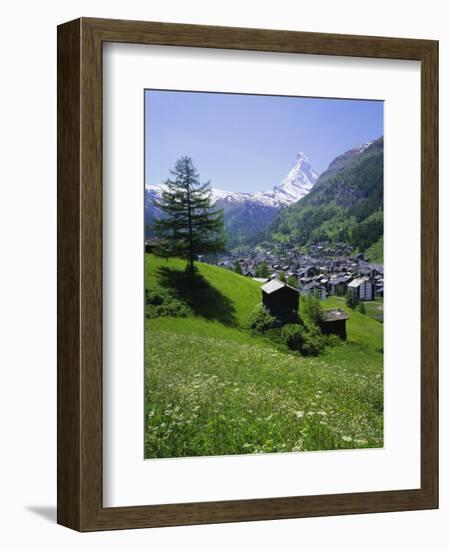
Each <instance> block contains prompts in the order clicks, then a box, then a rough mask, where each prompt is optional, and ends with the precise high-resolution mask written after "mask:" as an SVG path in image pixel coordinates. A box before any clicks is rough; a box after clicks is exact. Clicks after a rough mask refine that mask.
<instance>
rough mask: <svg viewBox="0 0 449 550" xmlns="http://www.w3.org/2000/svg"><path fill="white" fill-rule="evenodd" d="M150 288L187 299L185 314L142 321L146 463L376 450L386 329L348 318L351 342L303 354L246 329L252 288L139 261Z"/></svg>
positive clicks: (239, 279)
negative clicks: (196, 278) (192, 284)
mask: <svg viewBox="0 0 449 550" xmlns="http://www.w3.org/2000/svg"><path fill="white" fill-rule="evenodd" d="M145 261H146V273H145V285H146V288H147V289H152V288H155V287H158V286H162V287H164V288H169V289H170V291H171V292H172V293H174V294H176V296H177V297H178V298H179V299H180V300H187V301H189V299H190V300H191V298H192V295H193V297H194V300H193V301H192V300H191V302H190V307H191V311H190V313H189V314H188V315H187V316H186V317H183V318H180V317H171V316H164V317H156V318H148V319H146V321H145V457H146V458H168V457H187V456H208V455H230V454H245V453H262V452H281V451H284V452H288V451H311V450H326V449H353V448H367V447H382V446H383V355H382V350H383V325H382V324H381V323H379V322H378V321H376V320H375V319H373V318H371V317H370V316H369V315H368V314H365V315H363V314H361V313H359V312H358V311H353V310H350V309H347V308H346V306H345V303H344V299H343V298H338V297H332V298H328V299H327V300H326V301H324V302H323V303H322V307H323V308H333V307H340V308H342V309H345V310H347V311H348V312H349V315H350V319H349V320H348V322H347V333H348V340H347V341H346V342H345V343H341V344H340V345H335V346H333V347H326V348H325V351H324V352H323V353H322V354H321V355H319V356H318V357H302V356H300V355H299V354H298V353H297V352H292V351H289V350H287V349H283V348H282V347H280V346H277V345H275V344H273V342H272V341H270V340H268V339H267V338H264V337H263V336H252V335H251V334H250V333H249V332H248V331H247V330H245V329H244V328H243V327H244V324H245V320H246V318H247V316H248V314H249V313H250V312H251V311H252V310H253V309H254V307H255V306H256V305H257V304H258V303H260V301H261V291H260V285H259V283H257V282H255V281H253V280H251V279H248V278H245V277H243V276H241V275H237V274H235V273H232V272H230V271H228V270H225V269H222V268H219V267H215V266H211V265H206V264H202V263H198V264H197V266H198V270H199V273H200V274H201V276H202V280H203V283H202V285H201V286H199V287H198V288H193V289H192V288H189V285H187V284H186V280H185V277H184V267H185V262H184V261H183V260H177V259H171V260H168V261H167V260H165V259H160V258H157V257H155V256H153V255H151V254H146V255H145Z"/></svg>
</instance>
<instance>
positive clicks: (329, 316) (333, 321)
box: [320, 309, 349, 340]
mask: <svg viewBox="0 0 449 550" xmlns="http://www.w3.org/2000/svg"><path fill="white" fill-rule="evenodd" d="M348 319H349V316H348V314H347V313H346V312H345V311H343V310H342V309H327V310H324V311H322V312H321V313H320V329H321V332H322V333H323V334H336V335H337V336H338V337H339V338H341V339H342V340H346V321H347V320H348Z"/></svg>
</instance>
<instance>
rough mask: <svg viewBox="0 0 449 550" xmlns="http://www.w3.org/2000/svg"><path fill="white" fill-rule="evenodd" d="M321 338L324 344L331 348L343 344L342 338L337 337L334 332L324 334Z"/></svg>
mask: <svg viewBox="0 0 449 550" xmlns="http://www.w3.org/2000/svg"><path fill="white" fill-rule="evenodd" d="M323 340H324V344H325V345H326V346H329V347H331V348H334V347H335V346H340V345H341V344H343V340H342V339H341V338H339V337H338V336H337V335H336V334H327V335H326V336H323Z"/></svg>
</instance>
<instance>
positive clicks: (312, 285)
mask: <svg viewBox="0 0 449 550" xmlns="http://www.w3.org/2000/svg"><path fill="white" fill-rule="evenodd" d="M312 288H320V289H321V288H324V286H323V285H322V284H321V283H319V282H318V281H311V282H310V283H307V284H306V285H304V286H302V287H301V290H310V289H312Z"/></svg>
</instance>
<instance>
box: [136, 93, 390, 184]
mask: <svg viewBox="0 0 449 550" xmlns="http://www.w3.org/2000/svg"><path fill="white" fill-rule="evenodd" d="M145 117H146V119H145V181H146V183H150V184H153V185H154V184H159V183H162V182H163V181H164V180H165V179H166V178H167V177H168V176H169V169H170V168H172V167H173V165H174V163H175V162H176V159H177V158H179V157H180V156H182V155H188V156H190V157H192V160H193V163H194V165H195V166H196V168H197V170H198V171H199V173H200V179H201V181H207V180H211V185H212V186H213V187H218V188H220V189H225V190H228V191H245V192H251V193H253V192H255V191H262V190H271V189H272V187H273V186H274V185H277V184H279V183H280V182H281V180H282V179H283V178H284V177H285V175H286V174H287V172H288V171H289V169H290V168H291V166H292V163H293V161H294V159H295V156H296V154H297V153H298V152H299V151H302V152H303V153H305V154H306V155H307V156H308V157H309V159H310V162H311V164H312V167H313V168H314V170H315V171H317V172H319V173H321V172H323V171H324V170H325V169H326V168H327V166H328V165H329V163H330V162H331V161H332V160H333V159H334V158H335V157H336V156H338V155H339V154H341V153H343V152H344V151H347V150H348V149H351V148H352V147H354V146H356V145H358V144H359V143H365V142H367V141H369V140H371V139H375V138H378V137H380V136H381V135H383V102H380V101H368V100H347V99H320V98H301V97H282V96H261V95H240V94H220V93H203V92H171V91H156V90H146V92H145Z"/></svg>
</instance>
